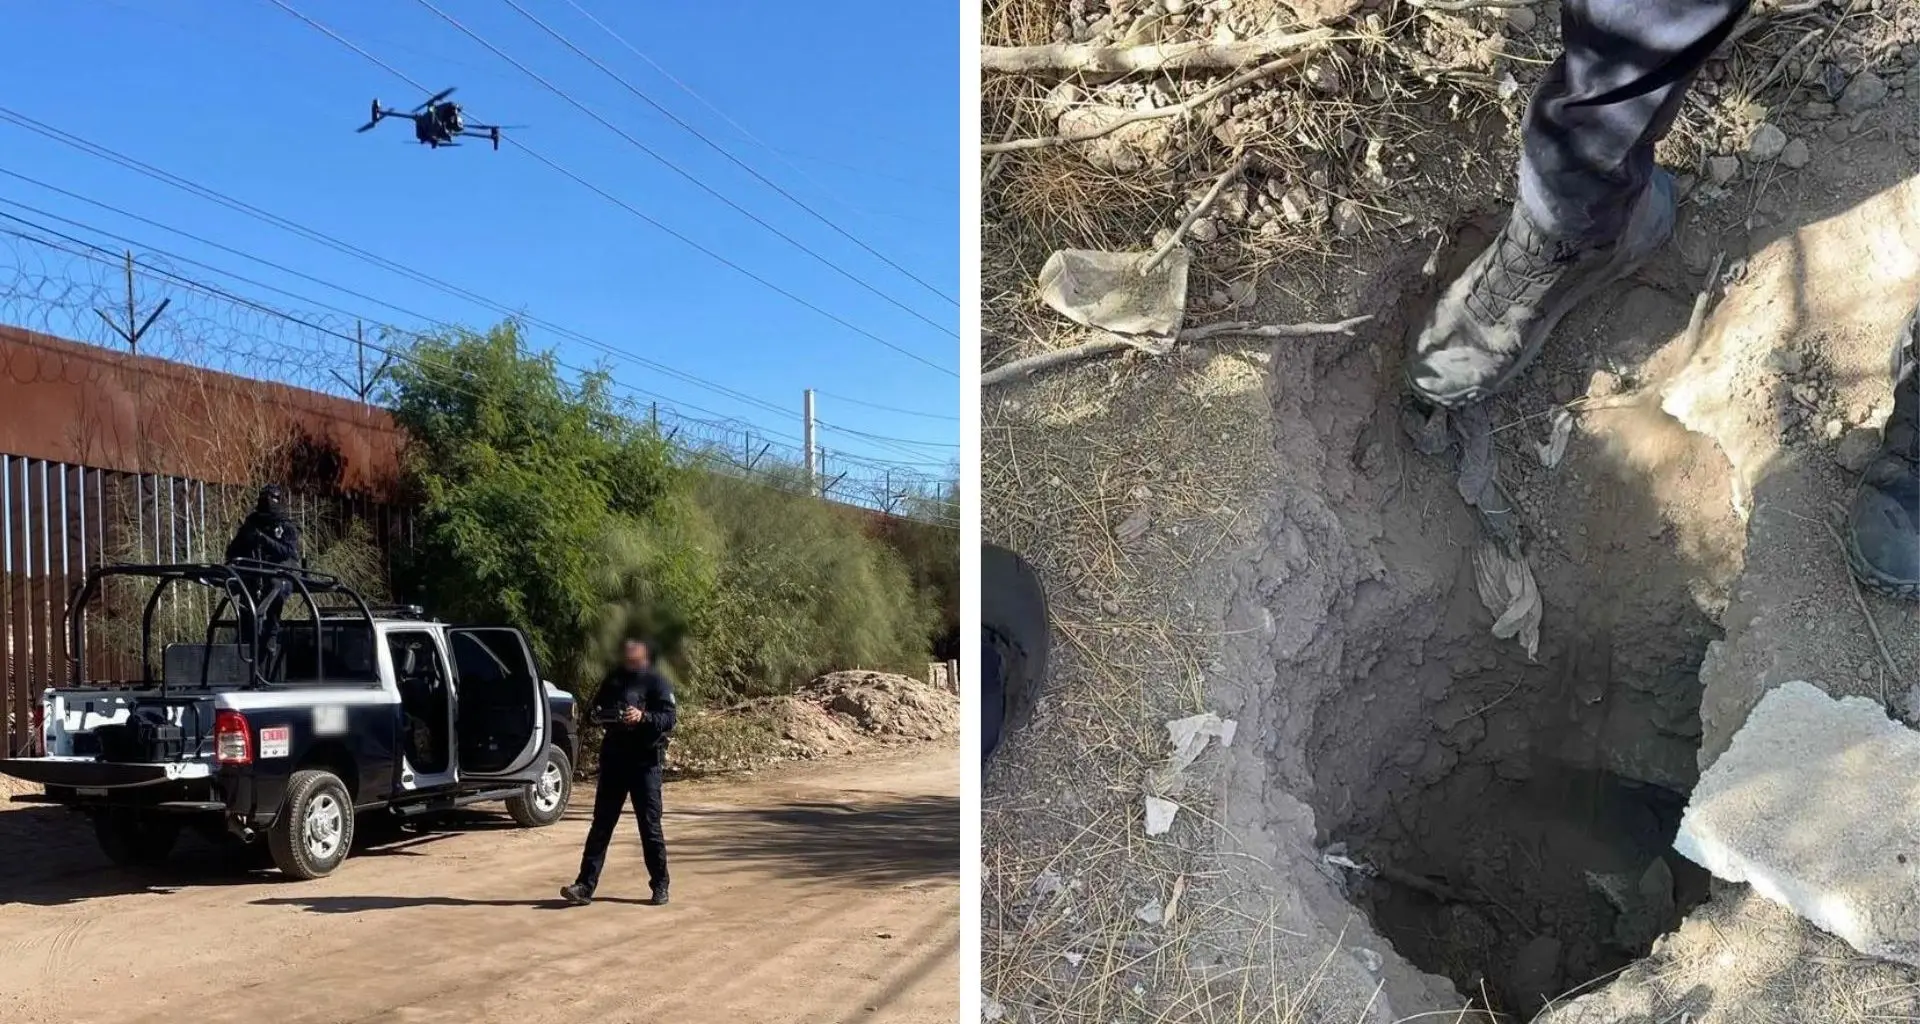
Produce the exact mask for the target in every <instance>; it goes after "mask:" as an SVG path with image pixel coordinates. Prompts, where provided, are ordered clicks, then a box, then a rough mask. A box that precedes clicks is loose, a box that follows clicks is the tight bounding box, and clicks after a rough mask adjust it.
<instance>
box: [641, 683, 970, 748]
mask: <svg viewBox="0 0 1920 1024" xmlns="http://www.w3.org/2000/svg"><path fill="white" fill-rule="evenodd" d="M959 731H960V698H959V697H958V696H957V695H956V694H954V693H953V692H952V691H950V690H947V689H945V688H943V687H939V686H935V685H933V684H931V683H928V682H926V681H924V680H919V679H913V678H910V677H907V676H899V675H893V674H891V673H888V672H866V671H849V672H830V673H828V674H826V675H824V676H821V677H820V678H818V679H815V680H813V681H812V682H810V683H807V684H806V685H804V686H802V687H800V688H799V689H798V690H796V691H794V692H793V693H792V694H791V695H789V696H785V697H766V698H762V699H759V700H755V701H750V702H748V703H746V704H742V705H738V706H735V707H732V708H727V709H725V710H722V711H706V712H694V713H691V714H688V715H685V716H683V717H682V719H681V725H680V728H679V730H678V734H679V737H680V738H679V740H678V741H677V742H676V743H675V745H674V747H673V753H672V754H671V755H670V756H671V757H672V759H673V763H674V764H675V765H676V766H677V767H681V768H686V769H689V770H694V771H738V770H743V769H751V768H757V767H761V766H764V765H768V764H774V763H777V762H780V761H795V760H814V759H817V758H825V757H844V756H846V755H849V754H857V753H861V752H863V751H867V750H871V749H874V748H876V747H890V746H898V745H902V744H907V743H922V742H928V741H933V740H942V739H946V738H948V737H951V736H953V735H955V734H957V733H958V732H959Z"/></svg>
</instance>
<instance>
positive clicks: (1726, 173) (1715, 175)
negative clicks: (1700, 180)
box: [1707, 155, 1740, 185]
mask: <svg viewBox="0 0 1920 1024" xmlns="http://www.w3.org/2000/svg"><path fill="white" fill-rule="evenodd" d="M1739 176H1740V158H1739V157H1737V156H1731V155H1727V156H1713V157H1708V158H1707V179H1708V180H1710V181H1712V182H1713V183H1714V184H1715V185H1725V184H1726V183H1727V182H1729V181H1732V180H1733V179H1735V178H1737V177H1739Z"/></svg>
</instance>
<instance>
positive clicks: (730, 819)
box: [667, 796, 960, 885]
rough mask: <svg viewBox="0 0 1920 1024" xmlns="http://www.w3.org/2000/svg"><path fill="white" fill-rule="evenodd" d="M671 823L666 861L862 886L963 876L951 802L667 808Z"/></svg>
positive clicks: (955, 807) (955, 804) (955, 806)
mask: <svg viewBox="0 0 1920 1024" xmlns="http://www.w3.org/2000/svg"><path fill="white" fill-rule="evenodd" d="M668 818H669V821H668V832H667V848H668V851H669V855H670V856H672V857H674V858H675V859H676V860H681V861H696V862H697V861H720V862H723V863H727V864H733V865H741V864H747V865H754V866H760V867H765V868H767V869H768V870H771V871H775V872H778V873H780V874H782V875H786V876H789V877H795V878H802V879H810V880H815V881H844V882H854V883H857V884H861V885H908V884H912V883H915V882H924V881H930V880H933V879H940V878H957V877H958V875H959V871H960V801H959V799H958V798H956V797H950V796H919V797H909V798H905V799H901V800H897V801H893V802H888V803H873V804H848V803H830V802H825V801H814V802H804V803H791V804H783V805H781V806H778V807H769V808H751V809H749V808H724V809H718V808H716V809H702V808H695V809H690V810H682V811H675V810H674V809H672V808H671V807H669V808H668ZM676 819H677V820H678V821H679V822H682V823H683V824H682V825H681V829H682V836H683V837H682V838H676V836H675V834H674V831H673V826H674V822H675V820H676ZM685 823H691V824H693V825H694V826H696V827H695V828H688V827H687V825H686V824H685Z"/></svg>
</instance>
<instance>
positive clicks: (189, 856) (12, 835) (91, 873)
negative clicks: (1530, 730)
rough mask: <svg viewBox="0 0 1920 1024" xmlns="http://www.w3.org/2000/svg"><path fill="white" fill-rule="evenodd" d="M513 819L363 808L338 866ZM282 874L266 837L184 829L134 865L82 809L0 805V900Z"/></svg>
mask: <svg viewBox="0 0 1920 1024" xmlns="http://www.w3.org/2000/svg"><path fill="white" fill-rule="evenodd" d="M585 813H586V812H585V811H583V810H570V811H569V812H568V817H569V818H583V817H584V816H585ZM518 827H519V826H518V825H516V824H514V822H513V821H512V820H511V819H509V818H507V817H506V816H505V815H503V814H497V813H487V812H484V811H472V810H464V811H458V812H454V813H451V814H446V815H439V816H435V817H432V818H427V819H423V820H420V821H418V822H408V823H405V824H402V823H401V822H399V821H395V820H391V819H383V818H376V817H371V816H365V817H362V818H361V819H360V821H359V823H358V827H357V829H356V834H355V836H354V849H353V856H352V858H350V859H349V861H348V864H347V865H345V866H344V867H343V869H342V870H348V869H350V868H351V866H352V861H353V860H358V859H360V858H363V857H418V856H423V855H425V853H426V851H427V848H428V847H431V846H432V845H433V844H435V843H438V842H440V841H442V840H444V839H447V838H450V837H451V836H453V835H457V834H461V833H466V832H491V831H496V830H506V829H516V828H518ZM280 880H283V877H282V876H281V875H280V874H279V873H278V872H277V871H275V870H274V869H273V862H272V860H271V859H270V858H269V856H268V854H267V851H266V848H265V846H264V845H263V844H254V845H252V846H248V847H242V846H240V845H239V844H238V843H235V842H231V841H227V840H224V839H223V840H219V841H215V840H212V839H209V838H207V837H204V836H201V835H198V834H196V833H193V832H187V833H185V834H183V835H182V836H181V838H180V845H179V846H178V847H176V848H175V850H174V853H173V857H172V858H171V859H169V860H168V862H167V863H166V864H164V865H161V866H159V867H155V868H152V869H147V870H138V871H136V870H130V869H127V868H122V867H118V866H116V865H114V864H113V863H112V862H111V861H109V860H107V858H106V855H105V854H103V853H101V852H100V848H99V845H98V843H97V842H96V841H95V840H94V836H93V828H92V826H91V825H90V824H89V822H88V821H87V819H86V818H85V817H84V816H82V815H79V814H75V813H73V812H71V811H68V810H67V809H65V808H62V807H45V806H40V807H31V806H30V807H21V808H15V809H9V810H7V811H5V812H4V813H0V906H4V905H6V904H9V903H31V904H36V905H39V906H59V905H62V904H68V903H79V902H82V901H85V900H91V899H98V898H100V897H104V896H124V895H130V894H136V893H152V894H155V895H159V894H164V893H169V892H174V891H177V890H180V889H185V888H191V887H204V886H220V885H254V884H261V883H271V882H274V881H280ZM535 902H537V901H535ZM554 902H556V903H557V902H558V901H557V900H555V901H554Z"/></svg>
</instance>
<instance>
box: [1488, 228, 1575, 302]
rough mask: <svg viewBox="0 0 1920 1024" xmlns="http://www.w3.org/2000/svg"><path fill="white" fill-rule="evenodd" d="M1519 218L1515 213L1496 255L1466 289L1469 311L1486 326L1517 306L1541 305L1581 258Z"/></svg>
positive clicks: (1496, 240) (1503, 231) (1496, 241)
mask: <svg viewBox="0 0 1920 1024" xmlns="http://www.w3.org/2000/svg"><path fill="white" fill-rule="evenodd" d="M1519 216H1520V214H1519V213H1517V212H1516V213H1515V214H1514V217H1515V220H1510V221H1508V222H1507V224H1506V226H1505V227H1502V228H1501V229H1500V234H1499V235H1497V236H1495V238H1494V240H1493V252H1492V253H1491V254H1490V256H1489V258H1488V259H1487V261H1486V263H1485V264H1484V265H1483V269H1482V271H1481V272H1480V273H1479V274H1478V275H1476V276H1475V277H1474V279H1473V282H1472V284H1471V285H1469V286H1468V289H1467V298H1466V306H1467V309H1468V311H1469V312H1471V313H1472V314H1473V315H1474V316H1475V317H1476V318H1478V319H1480V320H1481V321H1483V322H1486V323H1494V322H1497V321H1498V320H1499V319H1500V317H1501V315H1502V314H1504V313H1505V312H1506V311H1507V310H1508V309H1510V308H1512V307H1513V306H1514V305H1516V304H1519V303H1523V302H1524V303H1526V304H1528V305H1538V300H1539V297H1540V296H1541V295H1543V294H1544V293H1545V292H1546V291H1547V290H1548V289H1549V288H1551V287H1552V286H1553V284H1554V282H1555V281H1557V280H1558V279H1559V277H1560V274H1561V273H1562V272H1564V271H1565V270H1566V269H1567V267H1568V266H1569V265H1570V264H1571V263H1572V262H1573V260H1574V259H1575V258H1576V257H1577V256H1578V255H1579V252H1578V250H1577V249H1576V248H1575V247H1573V246H1570V245H1567V244H1565V243H1563V242H1557V241H1555V240H1553V239H1550V238H1548V237H1547V236H1545V235H1544V234H1542V233H1540V232H1538V231H1535V230H1531V229H1530V228H1528V227H1526V226H1522V225H1519V224H1517V223H1516V221H1517V219H1518V217H1519Z"/></svg>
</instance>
